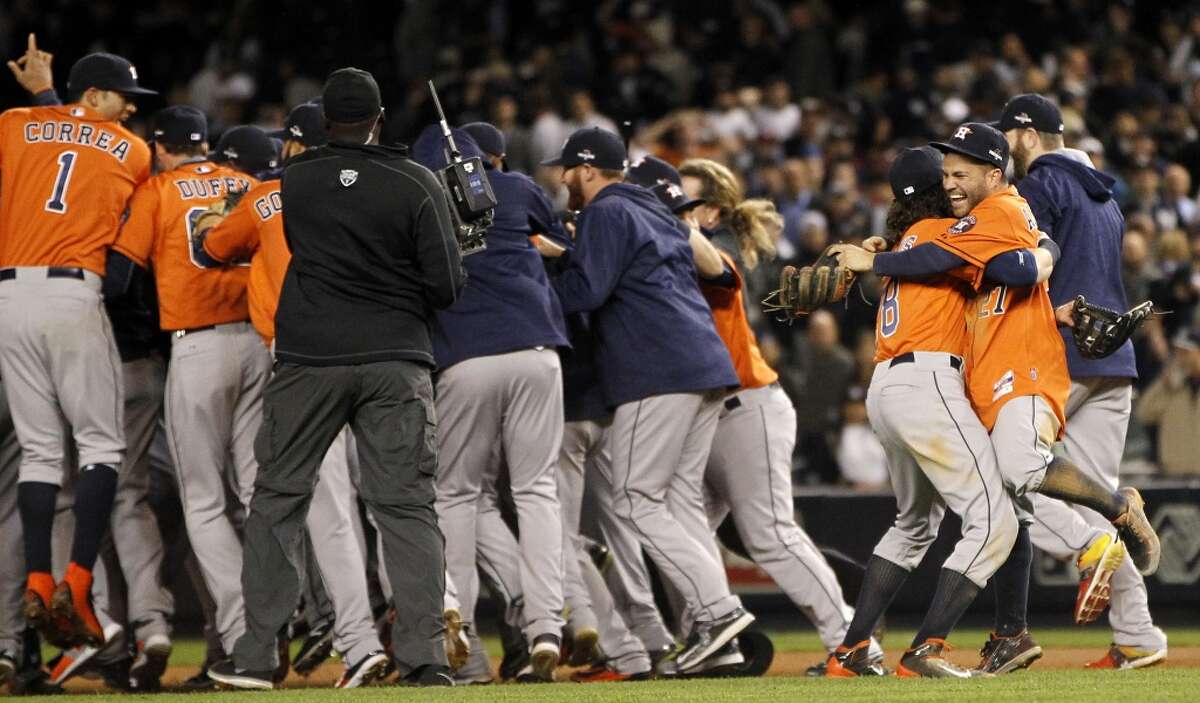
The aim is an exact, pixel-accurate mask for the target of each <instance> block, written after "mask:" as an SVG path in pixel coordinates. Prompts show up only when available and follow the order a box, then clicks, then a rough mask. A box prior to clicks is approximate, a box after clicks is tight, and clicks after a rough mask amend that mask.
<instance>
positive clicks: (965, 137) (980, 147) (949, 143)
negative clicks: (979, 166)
mask: <svg viewBox="0 0 1200 703" xmlns="http://www.w3.org/2000/svg"><path fill="white" fill-rule="evenodd" d="M929 146H931V147H933V148H934V149H937V150H938V151H940V152H942V153H943V154H947V153H951V152H953V153H955V154H962V155H963V156H969V157H971V158H972V159H975V160H977V161H982V162H983V163H985V164H988V165H989V166H995V167H996V168H998V169H1001V170H1003V169H1004V167H1005V166H1007V165H1008V140H1007V139H1005V138H1004V135H1003V134H1001V133H1000V132H999V131H998V130H997V129H996V128H995V127H992V126H990V125H986V124H984V123H982V122H967V123H965V124H961V125H959V126H958V129H956V130H954V134H953V135H951V136H950V138H949V139H947V140H946V141H944V142H932V143H930V145H929Z"/></svg>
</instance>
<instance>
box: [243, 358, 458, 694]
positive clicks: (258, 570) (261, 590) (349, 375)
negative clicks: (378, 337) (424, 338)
mask: <svg viewBox="0 0 1200 703" xmlns="http://www.w3.org/2000/svg"><path fill="white" fill-rule="evenodd" d="M277 366H278V368H277V369H276V372H275V375H274V376H272V377H271V380H270V383H269V384H268V385H267V389H266V392H265V393H264V395H263V421H262V427H261V428H260V430H259V432H258V436H257V438H256V440H255V446H254V451H255V456H256V457H257V459H258V463H259V467H260V468H259V472H258V477H257V478H256V479H255V483H254V496H253V499H252V500H251V503H250V512H249V514H248V515H247V518H246V530H245V563H244V566H243V569H242V572H241V573H242V588H243V591H244V593H245V602H246V632H245V634H244V635H243V636H242V637H241V638H239V639H238V641H237V644H236V645H235V647H234V651H233V655H234V659H235V661H236V663H237V666H238V667H239V668H242V669H249V670H254V671H262V670H270V669H274V667H275V665H276V663H277V662H276V651H275V637H276V633H277V632H278V631H279V629H280V628H281V627H282V626H283V625H284V624H285V623H286V622H287V620H288V618H289V617H290V616H291V613H292V610H293V609H294V608H295V606H296V603H297V602H298V600H299V597H300V586H301V578H302V574H301V569H302V568H303V561H302V553H301V544H302V540H303V536H304V530H305V516H306V515H307V513H308V510H309V507H310V503H311V501H312V496H313V492H314V489H315V484H316V483H317V479H318V473H319V470H320V465H321V463H322V462H323V460H324V458H325V455H326V454H327V452H328V451H329V447H330V445H331V444H333V442H334V440H335V439H336V438H337V435H338V433H340V432H341V431H342V429H343V427H345V425H346V424H347V423H349V425H350V427H351V429H352V430H353V432H354V435H355V440H356V443H357V445H358V456H359V462H360V472H361V476H360V485H359V489H360V494H361V496H362V498H363V500H364V501H365V502H366V504H367V507H368V509H369V511H370V513H371V515H372V517H373V518H374V520H375V524H376V525H377V526H378V528H379V530H380V532H381V533H382V542H383V547H384V550H385V554H384V564H385V566H386V568H387V571H388V577H389V581H390V582H391V584H392V587H393V588H395V589H396V593H397V594H402V595H401V596H400V597H397V598H395V599H393V601H394V605H395V608H396V622H395V624H394V626H393V630H392V632H393V638H392V641H393V648H394V649H393V658H394V660H395V662H396V665H397V668H398V669H399V671H400V673H401V675H407V674H408V673H410V672H412V671H413V670H414V669H417V668H419V667H421V666H426V665H440V666H445V665H446V649H445V646H444V643H443V637H444V634H445V621H444V619H443V615H442V598H443V594H444V592H445V583H444V574H445V566H444V562H443V556H442V555H443V553H444V549H445V542H444V540H443V538H442V534H441V531H440V530H439V529H438V524H437V515H436V513H435V511H434V500H435V490H434V474H435V471H436V468H437V444H436V433H437V416H436V414H435V411H434V404H433V386H432V384H431V382H430V378H429V370H428V369H427V368H425V367H424V366H421V365H418V364H415V363H411V362H407V361H389V362H379V363H371V364H361V365H356V366H328V367H316V366H298V365H295V364H288V363H280V364H278V365H277ZM360 573H365V567H360ZM364 588H365V586H364Z"/></svg>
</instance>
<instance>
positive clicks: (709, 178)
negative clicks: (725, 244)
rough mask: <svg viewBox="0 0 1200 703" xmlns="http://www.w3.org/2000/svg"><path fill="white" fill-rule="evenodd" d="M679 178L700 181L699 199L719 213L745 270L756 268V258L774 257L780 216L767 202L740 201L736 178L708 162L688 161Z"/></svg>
mask: <svg viewBox="0 0 1200 703" xmlns="http://www.w3.org/2000/svg"><path fill="white" fill-rule="evenodd" d="M679 175H681V176H690V177H692V178H695V179H697V180H699V181H700V193H699V196H700V197H701V198H703V199H704V201H705V204H707V205H710V206H712V207H715V208H717V209H718V210H719V212H720V218H721V223H722V224H724V225H726V226H728V227H729V228H730V229H731V230H733V233H734V236H735V237H736V238H737V244H738V251H739V252H740V253H741V256H742V265H743V266H745V268H746V270H750V269H753V268H754V267H755V266H757V265H758V261H759V258H760V257H763V258H773V257H774V256H775V239H776V238H777V237H778V236H779V233H780V231H782V230H783V216H782V215H780V214H779V212H777V211H776V210H775V204H774V203H772V202H771V201H770V200H764V199H761V198H756V199H753V200H744V199H743V198H745V191H744V190H743V189H742V184H741V183H739V182H738V179H737V176H735V175H733V172H732V171H730V170H729V169H728V168H726V167H725V166H724V165H723V164H720V163H717V162H716V161H712V160H710V159H688V160H687V161H684V162H683V163H682V164H681V165H680V166H679Z"/></svg>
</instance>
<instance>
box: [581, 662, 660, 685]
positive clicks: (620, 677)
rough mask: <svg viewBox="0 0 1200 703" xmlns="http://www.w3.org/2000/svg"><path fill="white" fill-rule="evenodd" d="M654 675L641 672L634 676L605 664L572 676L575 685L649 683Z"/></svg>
mask: <svg viewBox="0 0 1200 703" xmlns="http://www.w3.org/2000/svg"><path fill="white" fill-rule="evenodd" d="M652 677H653V674H652V673H651V672H649V671H639V672H637V673H633V674H627V673H624V672H621V671H617V670H616V669H610V668H609V667H608V666H606V665H603V664H597V665H596V666H593V667H590V668H588V669H582V670H580V671H576V672H575V673H573V674H571V680H572V681H574V682H575V683H608V682H614V681H649V680H650V679H651V678H652Z"/></svg>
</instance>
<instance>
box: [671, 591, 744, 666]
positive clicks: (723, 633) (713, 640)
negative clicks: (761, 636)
mask: <svg viewBox="0 0 1200 703" xmlns="http://www.w3.org/2000/svg"><path fill="white" fill-rule="evenodd" d="M752 622H754V616H753V615H751V614H750V613H748V612H746V609H745V608H740V607H739V608H736V609H734V611H733V612H731V613H729V614H728V615H725V616H724V617H721V618H717V619H716V620H710V621H700V622H697V623H695V624H694V625H692V633H691V634H690V635H688V639H687V642H686V643H685V644H684V647H683V651H681V652H680V653H679V654H678V655H677V656H676V657H675V663H676V664H677V665H678V666H679V671H680V672H682V673H687V672H688V671H690V670H691V669H693V668H695V667H697V666H698V665H699V664H700V662H702V661H704V660H705V659H707V658H708V657H709V656H711V655H712V654H713V652H716V651H717V650H718V649H720V648H721V647H724V646H725V643H726V642H728V641H729V640H731V639H733V638H734V637H737V636H738V633H739V632H741V631H742V630H744V629H746V628H747V627H748V626H749V625H750V623H752Z"/></svg>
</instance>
